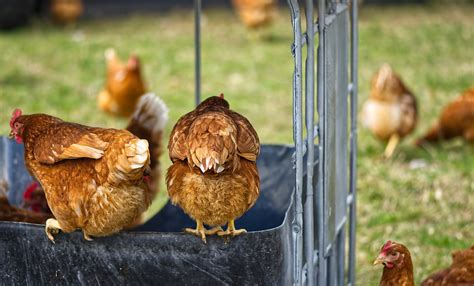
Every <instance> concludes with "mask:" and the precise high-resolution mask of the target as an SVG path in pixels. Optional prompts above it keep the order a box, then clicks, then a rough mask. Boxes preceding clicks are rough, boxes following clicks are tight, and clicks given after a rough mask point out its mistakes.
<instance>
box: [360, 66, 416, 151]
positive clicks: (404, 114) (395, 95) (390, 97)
mask: <svg viewBox="0 0 474 286" xmlns="http://www.w3.org/2000/svg"><path fill="white" fill-rule="evenodd" d="M416 121H417V106H416V98H415V96H414V95H413V93H412V92H411V91H410V90H409V89H408V88H407V87H406V86H405V84H404V83H403V81H402V80H401V79H400V76H399V75H397V74H396V73H395V72H394V71H393V70H392V68H391V67H390V66H389V65H388V64H384V65H383V66H382V67H381V68H380V70H379V71H378V72H377V73H376V74H375V75H374V76H373V77H372V81H371V90H370V95H369V99H368V100H367V101H366V102H365V103H364V106H363V108H362V124H363V125H365V126H366V127H367V128H368V129H369V130H370V131H371V132H372V133H373V134H374V135H375V136H376V137H377V138H378V139H380V140H382V141H385V142H387V141H388V144H387V146H386V148H385V152H384V155H385V157H387V158H389V157H391V156H392V154H393V152H394V150H395V148H396V146H397V144H398V142H399V141H400V139H402V138H403V137H405V136H407V135H408V134H410V133H411V132H412V131H413V130H414V129H415V125H416Z"/></svg>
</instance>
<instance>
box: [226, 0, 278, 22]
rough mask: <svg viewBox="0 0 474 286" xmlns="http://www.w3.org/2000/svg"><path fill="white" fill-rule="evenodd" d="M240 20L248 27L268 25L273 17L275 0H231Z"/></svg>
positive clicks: (276, 6) (275, 8) (275, 9)
mask: <svg viewBox="0 0 474 286" xmlns="http://www.w3.org/2000/svg"><path fill="white" fill-rule="evenodd" d="M232 4H233V5H234V8H235V10H236V12H237V14H238V15H239V17H240V20H241V21H242V22H243V23H244V25H245V26H247V27H248V28H250V29H256V28H259V27H262V26H265V25H268V24H270V23H271V22H272V20H273V19H274V18H275V15H276V13H277V8H278V1H277V0H232Z"/></svg>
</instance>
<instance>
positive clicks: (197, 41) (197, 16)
mask: <svg viewBox="0 0 474 286" xmlns="http://www.w3.org/2000/svg"><path fill="white" fill-rule="evenodd" d="M194 52H195V66H194V69H195V70H194V72H195V75H194V76H195V91H194V92H195V93H194V97H195V102H196V105H198V104H199V103H200V102H201V0H194Z"/></svg>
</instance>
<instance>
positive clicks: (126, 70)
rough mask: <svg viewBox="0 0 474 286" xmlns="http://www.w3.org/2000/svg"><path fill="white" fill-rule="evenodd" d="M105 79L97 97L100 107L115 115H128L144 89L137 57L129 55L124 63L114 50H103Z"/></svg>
mask: <svg viewBox="0 0 474 286" xmlns="http://www.w3.org/2000/svg"><path fill="white" fill-rule="evenodd" d="M105 59H106V62H107V79H106V85H105V88H104V90H103V91H102V92H101V93H99V96H98V97H97V101H98V105H99V107H100V109H102V110H104V111H106V112H108V113H111V114H113V115H117V116H124V117H128V116H130V115H131V114H132V113H133V111H134V110H135V106H136V105H137V102H138V99H139V98H140V96H142V95H143V94H144V93H145V91H146V88H145V83H144V81H143V79H142V75H141V71H140V61H139V59H138V57H136V56H131V57H130V58H129V59H128V62H127V63H126V64H124V63H122V62H121V61H120V59H119V58H118V56H117V54H116V52H115V50H113V49H108V50H107V51H106V52H105Z"/></svg>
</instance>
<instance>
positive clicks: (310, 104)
mask: <svg viewBox="0 0 474 286" xmlns="http://www.w3.org/2000/svg"><path fill="white" fill-rule="evenodd" d="M305 12H306V43H307V53H306V64H305V67H306V74H305V104H306V134H307V137H306V147H307V156H306V201H305V204H304V251H305V257H306V269H307V270H306V282H307V285H314V266H313V259H314V258H313V257H314V204H313V202H314V193H313V171H314V24H313V23H314V19H313V18H314V17H313V13H314V7H313V0H306V9H305Z"/></svg>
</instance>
